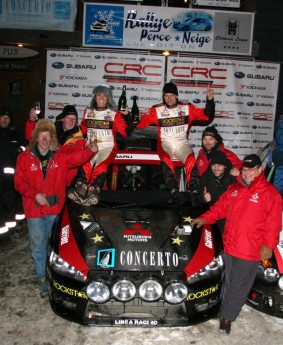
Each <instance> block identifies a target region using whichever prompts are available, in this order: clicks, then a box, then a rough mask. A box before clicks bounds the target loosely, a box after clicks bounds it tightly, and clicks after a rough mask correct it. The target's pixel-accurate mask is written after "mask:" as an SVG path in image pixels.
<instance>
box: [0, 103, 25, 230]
mask: <svg viewBox="0 0 283 345" xmlns="http://www.w3.org/2000/svg"><path fill="white" fill-rule="evenodd" d="M25 146H26V142H25V140H24V138H23V137H22V136H21V135H20V133H19V132H18V131H17V130H16V128H15V127H14V126H13V124H12V112H11V110H10V109H9V108H7V107H3V108H2V109H1V110H0V147H1V150H0V227H3V226H5V223H6V222H9V221H15V215H16V214H17V213H20V214H22V213H23V211H22V205H21V198H20V196H19V194H18V193H17V192H16V191H15V189H14V169H15V167H16V161H17V157H18V155H19V153H20V152H22V151H23V149H24V147H25Z"/></svg>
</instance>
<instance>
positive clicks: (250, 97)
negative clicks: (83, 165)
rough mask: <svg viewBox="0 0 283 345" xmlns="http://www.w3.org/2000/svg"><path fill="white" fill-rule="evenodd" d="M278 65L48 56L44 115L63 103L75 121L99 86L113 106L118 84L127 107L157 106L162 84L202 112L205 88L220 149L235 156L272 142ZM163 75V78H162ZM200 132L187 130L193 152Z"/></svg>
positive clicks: (71, 53)
mask: <svg viewBox="0 0 283 345" xmlns="http://www.w3.org/2000/svg"><path fill="white" fill-rule="evenodd" d="M279 68H280V65H279V64H275V63H266V62H259V61H246V60H241V59H238V60H237V59H228V58H221V57H211V58H210V57H168V58H167V61H166V58H165V57H164V56H155V55H142V54H130V53H126V54H125V53H118V52H117V51H115V52H114V51H113V53H109V52H108V53H106V52H94V51H84V50H80V51H67V50H48V51H47V75H46V109H45V116H46V117H48V118H50V119H53V120H54V119H55V116H56V115H58V114H59V113H60V112H61V111H62V109H63V107H64V106H65V105H66V104H74V105H75V106H76V108H77V110H78V113H79V117H80V119H81V118H82V115H83V111H84V109H85V107H86V106H88V105H89V103H90V100H91V98H92V90H93V88H94V86H96V85H98V84H106V85H109V86H110V87H111V88H112V90H113V95H114V99H115V101H116V103H118V98H119V96H120V95H121V91H122V87H123V85H126V87H127V98H128V105H129V107H130V108H131V106H132V97H133V96H138V102H137V103H138V106H139V108H140V112H141V113H144V112H146V111H147V110H148V108H149V107H150V106H152V105H154V104H158V103H160V102H161V101H162V94H161V90H162V87H163V85H164V82H165V80H167V81H173V82H174V83H176V84H177V85H178V89H179V98H180V100H182V101H185V102H191V103H193V104H195V105H196V106H198V107H204V105H205V99H206V89H207V87H208V86H211V87H212V88H213V89H214V91H215V101H216V116H215V119H214V122H213V125H214V126H216V127H217V129H218V131H219V132H220V134H221V135H222V137H223V138H224V143H225V145H226V146H227V147H228V148H230V149H231V150H233V151H234V152H235V153H237V154H238V155H239V156H240V157H243V156H244V155H246V154H248V153H251V152H256V151H257V150H258V149H259V148H262V147H263V146H265V144H266V143H268V142H269V141H270V140H272V138H273V128H274V120H275V114H276V101H277V89H278V80H279ZM165 75H166V76H167V77H166V79H165ZM203 129H204V128H203V127H192V128H191V131H190V140H191V143H192V144H193V146H194V149H195V152H198V149H199V147H200V146H201V133H202V131H203Z"/></svg>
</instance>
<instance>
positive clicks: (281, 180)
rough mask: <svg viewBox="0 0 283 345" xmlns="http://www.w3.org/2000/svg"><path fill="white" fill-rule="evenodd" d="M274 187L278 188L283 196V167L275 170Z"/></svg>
mask: <svg viewBox="0 0 283 345" xmlns="http://www.w3.org/2000/svg"><path fill="white" fill-rule="evenodd" d="M273 185H274V186H275V187H276V189H277V190H278V192H279V193H280V194H282V195H283V166H278V167H276V168H275V175H274V180H273Z"/></svg>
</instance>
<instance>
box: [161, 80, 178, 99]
mask: <svg viewBox="0 0 283 345" xmlns="http://www.w3.org/2000/svg"><path fill="white" fill-rule="evenodd" d="M162 93H163V94H164V93H173V95H176V96H178V89H177V86H176V85H175V84H174V83H171V82H170V83H166V84H165V85H164V86H163V90H162Z"/></svg>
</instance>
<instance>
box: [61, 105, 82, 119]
mask: <svg viewBox="0 0 283 345" xmlns="http://www.w3.org/2000/svg"><path fill="white" fill-rule="evenodd" d="M67 115H76V117H77V118H78V112H77V109H76V108H75V106H74V105H71V104H68V105H65V107H64V109H63V111H62V113H61V114H59V115H57V116H56V120H57V121H58V120H62V119H63V118H64V117H65V116H67Z"/></svg>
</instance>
